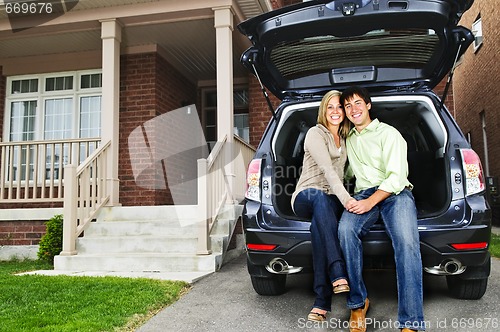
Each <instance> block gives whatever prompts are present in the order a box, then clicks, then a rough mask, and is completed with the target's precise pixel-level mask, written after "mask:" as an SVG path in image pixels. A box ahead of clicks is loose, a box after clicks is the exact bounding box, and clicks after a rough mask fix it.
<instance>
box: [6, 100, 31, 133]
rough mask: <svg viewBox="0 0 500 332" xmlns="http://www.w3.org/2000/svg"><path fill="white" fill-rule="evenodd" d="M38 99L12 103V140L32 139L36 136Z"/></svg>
mask: <svg viewBox="0 0 500 332" xmlns="http://www.w3.org/2000/svg"><path fill="white" fill-rule="evenodd" d="M36 104H37V102H36V100H32V101H17V102H13V103H12V104H11V117H10V141H30V140H33V139H34V138H35V118H36Z"/></svg>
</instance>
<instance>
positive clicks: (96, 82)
mask: <svg viewBox="0 0 500 332" xmlns="http://www.w3.org/2000/svg"><path fill="white" fill-rule="evenodd" d="M91 76H92V77H91V83H90V86H91V87H92V88H100V87H101V86H102V75H101V74H93V75H91Z"/></svg>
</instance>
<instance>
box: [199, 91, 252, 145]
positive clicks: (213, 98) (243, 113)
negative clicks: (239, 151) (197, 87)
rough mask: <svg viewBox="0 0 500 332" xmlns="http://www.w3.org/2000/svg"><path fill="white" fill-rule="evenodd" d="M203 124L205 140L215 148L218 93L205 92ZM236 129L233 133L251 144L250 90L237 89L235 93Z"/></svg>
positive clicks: (234, 128)
mask: <svg viewBox="0 0 500 332" xmlns="http://www.w3.org/2000/svg"><path fill="white" fill-rule="evenodd" d="M202 103H203V104H202V122H203V128H204V129H205V139H206V141H207V143H208V145H209V147H210V149H211V148H213V147H214V145H215V143H216V142H217V91H215V90H205V91H203V101H202ZM233 108H234V119H233V120H234V127H233V133H234V134H236V135H238V136H240V137H241V138H242V139H243V140H244V141H246V142H247V143H248V142H250V135H249V125H248V89H247V88H235V89H234V92H233Z"/></svg>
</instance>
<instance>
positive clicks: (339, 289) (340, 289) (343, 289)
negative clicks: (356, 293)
mask: <svg viewBox="0 0 500 332" xmlns="http://www.w3.org/2000/svg"><path fill="white" fill-rule="evenodd" d="M350 290H351V288H350V287H349V284H338V285H337V286H334V287H333V293H334V294H340V293H347V292H349V291H350Z"/></svg>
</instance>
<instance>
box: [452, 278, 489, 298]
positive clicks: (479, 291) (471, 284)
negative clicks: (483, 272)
mask: <svg viewBox="0 0 500 332" xmlns="http://www.w3.org/2000/svg"><path fill="white" fill-rule="evenodd" d="M446 282H447V284H448V291H449V292H450V294H451V295H452V296H453V297H455V298H457V299H462V300H479V299H480V298H482V297H483V295H484V293H485V292H486V288H487V286H488V278H483V279H461V278H460V276H446Z"/></svg>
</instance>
